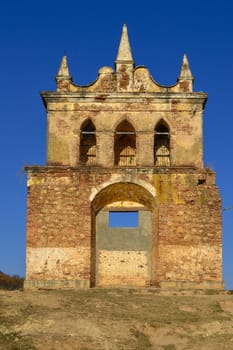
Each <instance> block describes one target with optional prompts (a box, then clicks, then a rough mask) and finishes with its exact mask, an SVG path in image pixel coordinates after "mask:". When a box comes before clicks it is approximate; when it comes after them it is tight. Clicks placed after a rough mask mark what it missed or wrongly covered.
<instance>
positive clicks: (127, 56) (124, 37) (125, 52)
mask: <svg viewBox="0 0 233 350" xmlns="http://www.w3.org/2000/svg"><path fill="white" fill-rule="evenodd" d="M119 61H127V62H133V56H132V52H131V48H130V43H129V37H128V31H127V27H126V24H124V25H123V28H122V34H121V40H120V45H119V49H118V53H117V58H116V62H119Z"/></svg>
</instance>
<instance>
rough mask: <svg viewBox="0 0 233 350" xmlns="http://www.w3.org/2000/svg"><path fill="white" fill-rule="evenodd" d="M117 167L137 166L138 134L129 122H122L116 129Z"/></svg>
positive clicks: (115, 151) (115, 149) (115, 150)
mask: <svg viewBox="0 0 233 350" xmlns="http://www.w3.org/2000/svg"><path fill="white" fill-rule="evenodd" d="M114 154H115V165H118V166H135V165H136V133H135V129H134V127H133V126H132V125H131V124H130V123H129V122H128V121H127V120H124V121H122V122H121V123H120V124H119V125H118V126H117V128H116V132H115V139H114Z"/></svg>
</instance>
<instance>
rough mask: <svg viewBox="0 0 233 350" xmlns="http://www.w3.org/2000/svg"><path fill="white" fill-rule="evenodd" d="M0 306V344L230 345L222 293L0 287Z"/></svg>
mask: <svg viewBox="0 0 233 350" xmlns="http://www.w3.org/2000/svg"><path fill="white" fill-rule="evenodd" d="M175 294H177V295H175ZM0 308H1V313H0V349H15V350H16V349H19V350H30V349H32V350H33V349H39V350H40V349H41V350H42V349H43V350H44V349H45V350H46V349H50V350H52V349H56V350H57V349H58V350H59V349H62V350H63V349H72V350H73V349H75V350H76V349H77V350H92V349H95V350H105V349H106V350H125V349H126V350H145V349H155V350H192V349H193V350H196V349H198V350H223V349H225V350H231V349H233V296H232V295H231V294H226V293H225V294H224V293H222V294H217V295H215V294H209V295H203V294H201V293H197V294H193V293H191V292H190V293H187V292H183V293H182V292H180V293H167V292H165V291H161V292H160V293H158V291H157V290H153V289H151V290H150V289H148V290H143V289H90V290H79V291H37V292H29V291H25V292H23V291H11V292H10V291H0Z"/></svg>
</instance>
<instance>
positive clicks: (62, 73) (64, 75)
mask: <svg viewBox="0 0 233 350" xmlns="http://www.w3.org/2000/svg"><path fill="white" fill-rule="evenodd" d="M56 78H57V79H65V80H71V75H70V72H69V67H68V63H67V57H66V55H64V56H63V57H62V61H61V65H60V68H59V71H58V74H57V76H56Z"/></svg>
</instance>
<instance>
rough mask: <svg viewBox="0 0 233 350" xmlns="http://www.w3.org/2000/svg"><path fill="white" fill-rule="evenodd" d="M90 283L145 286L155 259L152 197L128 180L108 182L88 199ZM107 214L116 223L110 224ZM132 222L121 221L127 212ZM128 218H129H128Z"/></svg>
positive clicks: (153, 199)
mask: <svg viewBox="0 0 233 350" xmlns="http://www.w3.org/2000/svg"><path fill="white" fill-rule="evenodd" d="M92 213H93V222H92V258H91V260H92V278H91V280H92V283H91V284H92V286H141V287H145V286H149V285H151V284H152V280H153V279H154V273H153V268H154V263H155V261H154V260H155V259H156V254H155V249H154V247H155V246H156V233H155V225H154V221H155V198H154V197H153V195H152V194H151V193H150V192H149V191H148V190H146V189H145V188H144V187H142V186H140V185H138V184H135V183H129V182H118V183H115V184H111V185H109V186H107V187H105V188H104V189H102V190H101V191H100V192H98V193H97V195H96V196H95V198H94V200H93V202H92ZM111 214H118V215H119V224H117V225H112V224H111ZM132 214H133V216H135V217H136V224H135V221H134V225H131V224H129V225H127V224H125V223H123V225H122V224H121V220H122V218H120V217H121V215H123V216H124V219H125V217H126V219H127V215H128V219H130V216H132ZM128 221H129V220H128Z"/></svg>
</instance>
